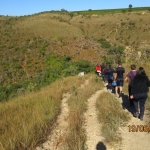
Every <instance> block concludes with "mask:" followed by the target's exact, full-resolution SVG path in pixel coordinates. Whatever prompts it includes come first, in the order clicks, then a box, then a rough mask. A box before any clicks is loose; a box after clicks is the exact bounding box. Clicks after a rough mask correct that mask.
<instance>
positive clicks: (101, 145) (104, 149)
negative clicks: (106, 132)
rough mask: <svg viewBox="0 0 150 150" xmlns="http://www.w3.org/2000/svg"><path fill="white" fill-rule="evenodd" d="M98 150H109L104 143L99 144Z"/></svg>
mask: <svg viewBox="0 0 150 150" xmlns="http://www.w3.org/2000/svg"><path fill="white" fill-rule="evenodd" d="M96 150H107V148H106V146H105V145H104V143H103V142H98V144H97V145H96Z"/></svg>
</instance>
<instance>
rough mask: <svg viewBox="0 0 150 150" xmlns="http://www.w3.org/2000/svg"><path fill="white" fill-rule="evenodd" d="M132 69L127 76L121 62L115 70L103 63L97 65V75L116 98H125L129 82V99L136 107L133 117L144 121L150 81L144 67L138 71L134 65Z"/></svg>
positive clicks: (132, 105)
mask: <svg viewBox="0 0 150 150" xmlns="http://www.w3.org/2000/svg"><path fill="white" fill-rule="evenodd" d="M130 69H131V70H130V71H129V72H128V73H127V74H126V75H125V68H124V67H123V66H122V64H121V62H118V66H117V67H116V68H115V69H113V68H112V67H111V66H110V65H105V64H104V63H102V64H101V65H99V64H97V65H96V67H95V73H96V74H97V75H99V76H101V77H102V79H103V81H104V82H105V83H107V90H108V91H109V92H112V93H114V94H115V96H116V97H122V96H123V86H124V81H128V97H129V104H130V106H131V107H134V113H133V116H134V117H136V118H139V119H140V120H141V121H142V120H143V116H144V111H145V102H146V99H147V98H148V92H149V87H150V80H149V78H148V76H147V75H146V72H145V70H144V68H143V67H139V68H138V69H136V65H134V64H132V65H131V67H130ZM138 105H139V106H140V111H139V110H138Z"/></svg>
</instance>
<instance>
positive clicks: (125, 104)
mask: <svg viewBox="0 0 150 150" xmlns="http://www.w3.org/2000/svg"><path fill="white" fill-rule="evenodd" d="M105 87H106V89H107V90H108V89H112V91H111V93H113V94H114V93H115V87H111V88H110V86H109V85H106V86H105ZM121 98H122V108H123V109H127V110H128V112H130V113H131V114H132V115H133V113H134V107H133V106H130V102H129V98H128V95H126V94H123V95H122V96H121Z"/></svg>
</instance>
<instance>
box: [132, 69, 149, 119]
mask: <svg viewBox="0 0 150 150" xmlns="http://www.w3.org/2000/svg"><path fill="white" fill-rule="evenodd" d="M149 86H150V81H149V78H148V77H147V75H146V72H145V70H144V68H143V67H139V69H138V70H137V73H136V75H135V77H134V78H133V80H132V82H131V95H130V98H131V99H133V98H134V100H133V103H134V109H135V112H134V114H133V116H134V117H139V119H140V120H143V116H144V111H145V102H146V99H147V97H148V94H147V92H148V91H149ZM138 103H139V104H140V114H139V110H138Z"/></svg>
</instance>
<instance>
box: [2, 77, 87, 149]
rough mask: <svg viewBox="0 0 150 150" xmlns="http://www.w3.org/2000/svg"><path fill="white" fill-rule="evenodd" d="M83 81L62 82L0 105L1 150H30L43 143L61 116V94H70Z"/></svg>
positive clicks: (70, 80)
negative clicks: (57, 118) (59, 115)
mask: <svg viewBox="0 0 150 150" xmlns="http://www.w3.org/2000/svg"><path fill="white" fill-rule="evenodd" d="M86 78H87V76H85V77H84V78H79V77H69V78H66V79H61V80H60V81H56V82H55V83H53V84H51V85H50V86H48V87H46V88H43V89H42V90H40V91H39V92H33V93H30V94H27V95H25V96H22V97H18V98H16V99H12V100H10V101H9V102H5V103H0V117H1V122H0V133H1V134H0V149H1V150H10V149H11V150H17V149H18V150H19V149H21V150H30V149H33V148H35V146H36V145H37V144H38V143H40V142H42V141H44V140H45V138H46V135H47V134H48V133H49V132H50V130H51V126H52V124H53V122H55V119H56V117H57V115H58V114H59V113H60V105H61V99H62V96H63V93H66V92H72V91H73V89H74V88H76V87H78V86H80V85H81V84H82V83H84V81H85V80H86Z"/></svg>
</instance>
